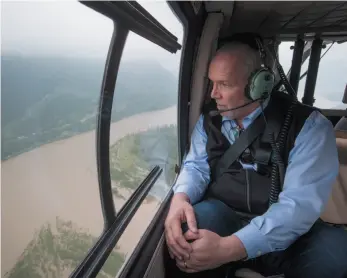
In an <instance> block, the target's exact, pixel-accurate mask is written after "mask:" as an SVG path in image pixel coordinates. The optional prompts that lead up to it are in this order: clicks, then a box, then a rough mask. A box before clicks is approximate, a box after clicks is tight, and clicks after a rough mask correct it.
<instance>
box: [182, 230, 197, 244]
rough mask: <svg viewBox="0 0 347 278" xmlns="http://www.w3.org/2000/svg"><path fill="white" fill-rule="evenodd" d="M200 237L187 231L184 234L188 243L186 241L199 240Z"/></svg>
mask: <svg viewBox="0 0 347 278" xmlns="http://www.w3.org/2000/svg"><path fill="white" fill-rule="evenodd" d="M200 237H201V236H200V234H199V232H197V233H193V232H192V231H191V230H188V231H187V232H185V234H184V238H185V239H186V240H187V241H188V240H197V239H199V238H200Z"/></svg>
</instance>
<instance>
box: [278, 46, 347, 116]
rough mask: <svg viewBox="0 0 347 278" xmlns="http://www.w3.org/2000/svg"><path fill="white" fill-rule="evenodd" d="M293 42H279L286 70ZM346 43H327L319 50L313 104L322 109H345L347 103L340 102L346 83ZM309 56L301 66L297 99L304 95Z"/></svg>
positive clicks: (280, 53) (288, 66)
mask: <svg viewBox="0 0 347 278" xmlns="http://www.w3.org/2000/svg"><path fill="white" fill-rule="evenodd" d="M291 45H294V44H293V42H285V43H281V44H280V48H279V57H280V61H281V64H282V66H283V69H284V71H285V72H288V70H289V68H290V66H291V59H292V54H293V52H292V51H288V50H289V47H290V46H291ZM346 51H347V43H341V44H339V43H336V42H335V43H329V44H327V45H326V47H325V48H323V49H322V52H321V60H320V64H319V68H318V75H317V81H316V87H315V93H314V98H315V102H314V104H313V105H314V106H316V107H318V108H322V109H346V108H347V105H346V104H344V103H342V98H343V93H344V90H345V86H346V83H347V79H346V74H345V73H346V72H347V57H346V55H345V53H346ZM308 64H309V58H308V59H307V60H306V61H305V62H304V64H303V65H302V67H301V72H300V75H301V80H300V82H299V88H298V99H299V100H300V101H301V100H302V97H303V95H304V90H305V83H306V74H305V73H307V69H308Z"/></svg>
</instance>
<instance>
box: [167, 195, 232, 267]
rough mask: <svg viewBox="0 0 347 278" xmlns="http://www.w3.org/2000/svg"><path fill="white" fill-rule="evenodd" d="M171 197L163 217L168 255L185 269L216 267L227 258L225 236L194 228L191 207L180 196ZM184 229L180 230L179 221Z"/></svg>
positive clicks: (226, 260)
mask: <svg viewBox="0 0 347 278" xmlns="http://www.w3.org/2000/svg"><path fill="white" fill-rule="evenodd" d="M179 197H181V196H178V198H177V199H173V201H172V203H171V207H170V211H169V214H168V216H167V218H166V221H165V238H166V242H167V245H168V249H169V254H170V256H171V258H172V259H175V260H176V264H177V266H178V268H179V269H181V270H182V271H184V272H187V273H194V272H200V271H203V270H207V269H213V268H217V267H219V266H221V265H223V264H225V263H227V262H228V261H229V258H230V257H229V253H228V250H227V244H225V240H226V238H225V237H220V236H219V235H218V234H216V233H214V232H211V231H209V230H204V229H197V223H196V219H195V214H194V210H193V207H192V206H191V205H190V204H189V202H187V201H186V200H185V199H184V196H183V199H180V198H179ZM185 222H186V223H187V225H188V231H187V232H186V233H185V234H183V232H182V226H181V225H182V223H185Z"/></svg>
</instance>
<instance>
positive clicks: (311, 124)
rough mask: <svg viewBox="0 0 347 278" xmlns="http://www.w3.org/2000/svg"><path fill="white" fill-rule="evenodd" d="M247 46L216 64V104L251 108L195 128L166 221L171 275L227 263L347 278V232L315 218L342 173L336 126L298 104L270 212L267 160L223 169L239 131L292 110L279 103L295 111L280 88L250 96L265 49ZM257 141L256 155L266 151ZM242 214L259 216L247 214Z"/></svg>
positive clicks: (213, 271)
mask: <svg viewBox="0 0 347 278" xmlns="http://www.w3.org/2000/svg"><path fill="white" fill-rule="evenodd" d="M245 37H247V36H245ZM240 38H242V36H241V37H240ZM249 41H250V40H249V38H247V39H238V40H236V41H234V42H230V43H228V44H227V45H225V46H224V47H222V48H221V49H219V50H218V51H217V53H216V55H215V56H214V58H213V59H212V61H211V63H210V66H209V73H208V74H209V79H210V80H211V82H212V83H213V88H212V91H211V98H212V99H214V101H215V103H216V108H217V109H218V110H220V111H222V110H224V111H225V110H227V109H232V108H236V107H240V106H242V105H245V104H247V103H250V104H249V105H246V106H244V107H242V108H239V109H236V110H232V111H226V112H222V113H220V114H221V116H220V126H218V125H217V128H216V122H218V120H217V121H216V120H214V119H213V117H212V116H210V114H209V113H203V114H202V115H201V116H200V118H199V120H198V122H197V124H196V126H195V128H194V130H193V133H192V137H191V146H190V151H189V153H188V154H187V156H186V158H185V160H184V163H183V167H182V169H181V172H180V175H179V177H178V179H177V181H176V184H175V185H174V193H175V194H174V197H173V199H172V202H171V206H170V210H169V213H168V216H167V218H166V221H165V236H166V242H167V245H168V250H169V254H170V257H171V258H172V260H171V263H174V265H173V267H170V266H169V270H168V272H169V274H172V277H215V278H217V277H225V275H226V274H225V269H226V268H224V266H227V265H231V266H232V265H234V264H237V263H252V262H253V261H257V262H261V264H262V265H263V266H265V267H266V268H272V270H275V272H276V273H284V274H285V277H310V278H314V277H319V278H321V277H334V278H335V277H336V278H342V277H344V276H343V275H345V274H346V273H347V233H346V232H345V231H344V230H343V229H339V228H335V227H331V226H328V225H326V224H324V223H321V222H320V221H317V220H318V219H319V216H320V214H321V213H322V211H323V209H324V206H325V204H326V202H327V200H328V198H329V195H330V192H331V187H332V184H333V182H334V180H335V178H336V176H337V174H338V167H339V164H338V163H339V162H338V156H337V150H336V143H335V137H334V131H333V127H332V124H331V123H330V121H329V120H327V119H326V118H325V117H324V116H323V115H322V114H320V113H319V112H318V111H317V110H314V109H311V108H308V107H304V106H302V105H298V106H299V108H298V110H295V111H294V114H293V115H294V119H293V122H292V124H291V127H290V130H291V131H290V133H289V136H288V138H286V140H287V143H288V142H289V143H288V144H286V146H285V150H284V153H286V152H287V154H288V155H287V156H285V164H286V172H285V177H284V183H283V188H282V191H281V193H280V195H279V196H278V201H277V202H276V203H275V204H273V205H272V206H270V207H269V206H268V203H267V201H268V198H269V194H270V193H269V192H272V191H271V190H272V189H270V187H271V178H270V176H269V174H266V173H265V174H264V173H260V174H259V173H258V172H261V171H258V170H259V169H258V168H261V167H260V166H261V164H257V163H254V161H252V160H251V161H245V160H243V159H242V158H241V157H239V159H238V160H237V161H236V162H235V163H233V165H232V166H231V168H230V169H231V170H230V173H223V174H220V173H221V172H220V169H216V167H217V168H218V167H219V166H218V159H220V155H221V153H219V154H218V153H217V154H216V150H218V149H219V150H223V152H225V151H226V150H227V147H226V146H227V144H230V145H233V144H234V143H235V142H237V138H238V137H239V136H241V135H240V132H241V134H242V133H244V132H246V131H247V128H248V127H249V126H250V125H251V124H252V123H253V122H255V121H257V119H259V118H262V117H263V118H265V119H264V121H266V119H274V117H273V115H272V112H270V111H275V110H276V108H277V110H276V111H277V112H276V113H284V112H286V111H282V112H281V110H283V109H282V108H281V109H280V108H278V107H282V106H283V105H284V106H285V105H287V106H286V107H287V108H288V107H289V102H290V101H288V100H280V98H279V97H277V95H276V94H275V93H274V92H273V93H272V95H271V96H270V97H268V98H267V99H266V100H265V101H253V102H250V99H249V97H247V94H245V91H246V90H249V80H250V78H251V77H250V76H251V74H252V72H254V70H256V69H258V68H260V66H261V59H260V55H259V49H258V48H259V45H258V48H257V45H254V44H251V43H249ZM245 42H246V43H245ZM281 105H282V106H281ZM263 109H264V110H265V111H263ZM268 109H269V111H267V110H268ZM270 109H272V110H270ZM266 113H268V114H266ZM283 115H285V113H284V114H283ZM282 123H283V122H282ZM213 125H214V126H213ZM267 128H268V127H267ZM218 130H220V131H221V134H222V135H221V134H218ZM216 138H217V139H216ZM223 138H224V139H223ZM291 138H292V139H291ZM291 140H292V141H291ZM226 141H228V142H226ZM256 141H257V142H258V144H260V143H259V142H260V141H259V139H257V140H256ZM252 144H253V143H252ZM254 144H255V143H254ZM254 144H253V145H252V147H250V149H252V150H255V152H253V151H252V152H251V153H252V154H254V153H257V150H258V148H260V147H259V146H260V145H259V146H258V145H257V146H256V145H254ZM223 148H224V149H223ZM216 157H217V159H216ZM214 160H217V162H216V161H214ZM216 165H217V166H216ZM259 165H260V166H259ZM258 166H259V167H258ZM263 168H264V169H265V170H266V169H269V167H263ZM265 172H266V171H265ZM223 179H224V181H223ZM252 192H253V193H252ZM271 194H272V193H271ZM265 197H266V199H265ZM264 200H265V201H266V202H265V201H264ZM265 203H266V208H265ZM240 211H241V212H242V211H243V212H245V211H246V212H252V213H253V216H248V217H247V213H246V217H243V216H242V215H243V214H242V213H239V212H240ZM248 215H251V213H249V214H248ZM171 266H172V265H171ZM218 275H220V276H218ZM170 277H171V276H170Z"/></svg>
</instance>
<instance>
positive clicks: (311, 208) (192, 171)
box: [173, 103, 339, 259]
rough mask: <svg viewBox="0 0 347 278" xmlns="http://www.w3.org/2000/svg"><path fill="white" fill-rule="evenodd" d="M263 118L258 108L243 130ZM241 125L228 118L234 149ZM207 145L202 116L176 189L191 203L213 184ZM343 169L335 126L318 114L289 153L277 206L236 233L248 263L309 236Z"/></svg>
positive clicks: (224, 123)
mask: <svg viewBox="0 0 347 278" xmlns="http://www.w3.org/2000/svg"><path fill="white" fill-rule="evenodd" d="M265 105H267V103H266V104H265ZM260 113H261V108H260V107H259V108H257V109H256V110H255V111H253V112H252V113H251V114H249V115H248V116H247V117H246V118H245V119H244V120H243V122H242V124H243V127H244V129H246V128H247V127H248V126H249V125H250V124H251V123H252V121H253V120H254V119H255V118H257V116H258V115H259V114H260ZM236 126H237V125H236V122H235V121H234V120H229V119H228V118H226V117H223V119H222V133H223V134H224V135H225V136H226V138H227V139H228V140H229V141H230V143H231V144H233V142H234V141H235V135H234V131H235V127H236ZM206 142H207V135H206V133H205V130H204V127H203V115H200V117H199V120H198V122H197V123H196V125H195V128H194V130H193V133H192V138H191V146H190V150H189V152H188V154H187V156H186V157H185V158H184V161H183V165H182V168H181V172H180V174H179V176H178V178H177V180H176V183H175V185H174V187H173V190H174V192H175V193H178V192H184V193H186V194H187V195H188V196H189V198H190V202H191V203H192V204H195V203H197V202H199V201H200V200H201V199H202V197H203V195H204V193H205V191H206V188H207V185H208V184H209V181H210V168H209V164H208V162H207V152H206ZM243 167H244V168H249V167H252V165H243ZM338 170H339V161H338V154H337V148H336V140H335V134H334V130H333V126H332V124H331V122H330V121H329V120H328V119H327V118H325V117H324V116H323V115H322V114H321V113H319V112H318V111H314V112H312V113H311V115H310V116H309V117H308V118H307V120H306V122H305V124H304V126H303V128H302V129H301V131H300V133H299V134H298V136H297V138H296V140H295V145H294V147H293V149H292V150H291V152H290V154H289V162H288V167H287V171H286V175H285V179H284V185H283V191H282V192H281V193H280V195H279V200H278V202H277V203H275V204H274V205H272V206H271V207H270V208H269V209H268V210H267V212H266V213H264V214H263V215H261V216H257V217H255V218H254V219H252V221H251V222H250V223H249V224H248V225H246V226H245V227H244V228H242V229H241V230H239V231H237V232H236V233H235V234H234V235H235V236H237V237H238V238H239V239H240V240H241V241H242V243H243V245H244V247H245V249H246V251H247V254H248V259H251V258H255V257H258V256H260V255H264V254H266V253H269V252H274V251H280V250H284V249H286V248H287V247H288V246H290V245H291V244H292V243H293V242H294V241H295V240H296V239H297V238H298V237H300V236H301V235H303V234H304V233H306V232H307V231H308V230H309V229H310V228H311V226H312V225H313V224H314V222H315V221H316V220H317V219H318V218H319V216H320V214H321V213H322V211H323V210H324V207H325V204H326V203H327V201H328V198H329V195H330V192H331V189H332V185H333V183H334V181H335V179H336V177H337V175H338Z"/></svg>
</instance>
